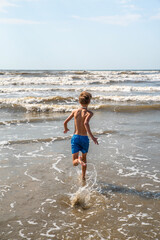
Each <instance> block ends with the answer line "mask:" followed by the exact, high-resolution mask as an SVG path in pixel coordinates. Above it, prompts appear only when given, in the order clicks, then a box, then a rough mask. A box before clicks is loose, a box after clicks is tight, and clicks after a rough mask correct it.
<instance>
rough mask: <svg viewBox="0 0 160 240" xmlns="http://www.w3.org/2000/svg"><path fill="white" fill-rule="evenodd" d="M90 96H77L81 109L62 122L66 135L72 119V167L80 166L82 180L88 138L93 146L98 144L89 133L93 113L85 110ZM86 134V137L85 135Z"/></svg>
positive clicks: (86, 94)
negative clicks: (68, 124) (73, 127)
mask: <svg viewBox="0 0 160 240" xmlns="http://www.w3.org/2000/svg"><path fill="white" fill-rule="evenodd" d="M91 98H92V95H91V94H90V93H88V92H85V91H84V92H82V93H81V94H80V96H79V103H80V104H81V108H79V109H76V110H74V111H73V112H72V113H71V115H70V116H69V117H68V118H67V119H66V120H65V121H64V133H67V132H68V131H69V129H68V128H67V123H68V122H69V121H70V120H71V119H72V118H73V117H74V125H75V131H74V135H73V137H72V139H71V146H72V159H73V166H77V165H78V164H79V163H80V164H81V166H82V180H85V175H86V169H87V164H86V162H87V160H86V156H87V152H88V148H89V138H88V135H89V136H90V137H91V138H92V140H93V142H94V143H95V144H98V141H97V138H95V137H94V136H93V134H92V132H91V129H90V126H89V121H90V119H91V117H92V116H93V113H92V112H91V111H89V110H88V109H87V107H88V105H89V103H90V101H91ZM87 133H88V135H87ZM79 151H81V152H82V157H81V156H78V155H79Z"/></svg>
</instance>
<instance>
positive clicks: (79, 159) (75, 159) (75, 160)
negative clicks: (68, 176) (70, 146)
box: [72, 152, 86, 166]
mask: <svg viewBox="0 0 160 240" xmlns="http://www.w3.org/2000/svg"><path fill="white" fill-rule="evenodd" d="M78 154H79V152H77V153H73V154H72V159H73V166H77V165H78V164H79V163H80V164H81V165H82V166H85V165H86V164H85V162H84V161H83V157H78ZM82 156H83V154H82Z"/></svg>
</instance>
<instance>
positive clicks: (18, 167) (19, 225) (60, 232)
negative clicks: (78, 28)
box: [0, 71, 160, 240]
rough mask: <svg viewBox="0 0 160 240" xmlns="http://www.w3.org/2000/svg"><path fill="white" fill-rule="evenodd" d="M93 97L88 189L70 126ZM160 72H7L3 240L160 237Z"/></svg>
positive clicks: (1, 78) (0, 152) (2, 93)
mask: <svg viewBox="0 0 160 240" xmlns="http://www.w3.org/2000/svg"><path fill="white" fill-rule="evenodd" d="M84 90H85V91H89V92H90V93H91V94H92V96H93V98H92V101H91V104H90V105H89V109H90V110H91V111H93V112H94V116H93V118H92V119H91V121H90V126H91V129H92V131H93V133H94V135H95V136H96V137H98V141H99V145H98V146H97V145H94V143H93V142H92V140H91V139H90V148H89V153H88V157H87V161H88V165H87V173H86V175H87V176H86V185H83V184H82V182H81V166H78V167H73V166H72V156H71V146H70V139H71V136H72V134H73V131H74V123H73V120H71V122H69V124H68V127H69V129H70V131H69V132H68V133H67V134H64V133H63V122H64V120H65V119H66V117H67V116H68V115H69V114H70V113H71V111H72V110H73V109H76V108H77V107H79V104H78V96H79V94H80V92H81V91H84ZM159 139H160V71H1V72H0V239H2V240H9V239H10V240H13V239H16V240H19V239H28V240H43V239H44V240H46V239H48V240H49V239H54V240H58V239H60V240H62V239H64V240H67V239H72V240H80V239H81V240H83V239H85V240H91V239H94V240H98V239H112V240H116V239H117V240H119V239H120V240H121V239H122V240H127V239H128V240H129V239H134V240H135V239H138V240H140V239H144V240H150V239H154V240H156V239H157V240H158V239H160V235H159V229H160V202H159V201H160V163H159V156H160V140H159Z"/></svg>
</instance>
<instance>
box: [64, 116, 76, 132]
mask: <svg viewBox="0 0 160 240" xmlns="http://www.w3.org/2000/svg"><path fill="white" fill-rule="evenodd" d="M73 117H74V111H73V112H72V113H71V114H70V115H69V117H68V118H67V119H66V120H65V121H64V133H67V132H68V131H69V129H68V128H67V123H68V122H69V121H70V120H71V119H72V118H73Z"/></svg>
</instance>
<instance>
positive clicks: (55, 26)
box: [0, 0, 160, 69]
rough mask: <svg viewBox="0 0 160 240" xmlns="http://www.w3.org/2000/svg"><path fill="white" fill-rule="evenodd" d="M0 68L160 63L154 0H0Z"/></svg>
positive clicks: (159, 15)
mask: <svg viewBox="0 0 160 240" xmlns="http://www.w3.org/2000/svg"><path fill="white" fill-rule="evenodd" d="M0 69H160V0H0Z"/></svg>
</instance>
